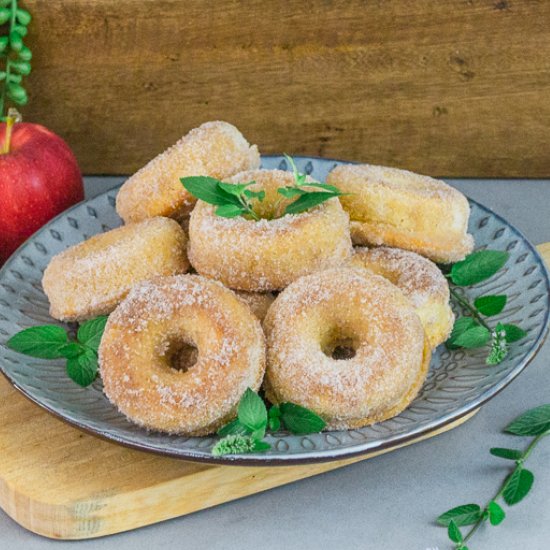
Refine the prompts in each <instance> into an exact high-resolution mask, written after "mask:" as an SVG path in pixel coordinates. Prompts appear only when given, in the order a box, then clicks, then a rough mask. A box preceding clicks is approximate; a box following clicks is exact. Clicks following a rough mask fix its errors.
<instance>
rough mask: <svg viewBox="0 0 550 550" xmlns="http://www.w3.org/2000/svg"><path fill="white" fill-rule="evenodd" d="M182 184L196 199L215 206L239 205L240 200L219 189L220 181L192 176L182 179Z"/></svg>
mask: <svg viewBox="0 0 550 550" xmlns="http://www.w3.org/2000/svg"><path fill="white" fill-rule="evenodd" d="M180 181H181V183H182V184H183V186H184V187H185V189H187V191H189V193H191V195H193V196H194V197H195V198H197V199H200V200H201V201H204V202H207V203H208V204H213V205H214V206H223V205H225V204H236V205H239V204H240V203H239V199H238V198H237V197H235V196H233V195H231V194H229V193H226V192H225V191H224V190H223V189H221V188H220V187H219V185H218V184H219V183H222V182H220V181H219V180H217V179H216V178H211V177H209V176H190V177H187V178H181V179H180Z"/></svg>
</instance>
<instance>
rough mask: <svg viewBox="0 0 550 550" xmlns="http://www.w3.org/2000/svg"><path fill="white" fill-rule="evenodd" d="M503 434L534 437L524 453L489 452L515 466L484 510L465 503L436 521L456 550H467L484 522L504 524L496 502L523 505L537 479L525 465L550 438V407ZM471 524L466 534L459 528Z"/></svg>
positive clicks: (532, 412) (520, 420) (527, 416)
mask: <svg viewBox="0 0 550 550" xmlns="http://www.w3.org/2000/svg"><path fill="white" fill-rule="evenodd" d="M504 431H505V432H507V433H509V434H513V435H517V436H526V435H528V436H533V437H534V438H533V440H532V441H531V442H530V443H529V445H528V446H527V448H526V449H525V451H519V450H517V449H507V448H502V447H495V448H492V449H491V450H490V453H491V454H492V455H493V456H496V457H499V458H504V459H506V460H511V461H514V462H515V467H514V469H513V470H512V472H511V473H510V474H509V475H508V476H507V477H506V479H505V480H504V482H503V483H502V485H501V486H500V488H499V490H498V491H497V493H496V494H495V496H494V497H493V498H492V499H491V500H489V502H488V503H487V505H486V506H485V507H483V508H482V507H481V506H479V505H478V504H462V505H460V506H455V507H454V508H451V509H450V510H447V511H446V512H445V513H443V514H441V515H440V516H439V517H438V518H437V522H438V523H439V524H440V525H442V526H444V527H447V534H448V536H449V539H450V540H451V541H452V542H453V543H455V546H454V548H455V550H468V547H467V546H466V543H467V542H468V541H469V540H470V539H471V538H472V536H473V535H474V533H475V532H476V531H477V530H478V529H479V528H480V527H481V526H482V525H483V524H484V523H487V522H489V523H490V524H491V525H493V526H496V525H499V524H500V523H502V522H503V521H504V519H505V518H506V513H505V511H504V509H503V508H502V506H501V505H500V504H499V503H498V502H497V501H498V500H499V499H501V498H502V500H503V501H504V502H505V503H506V504H507V505H508V506H513V505H514V504H517V503H518V502H521V501H522V500H523V499H524V498H525V497H526V496H527V494H528V493H529V492H530V491H531V488H532V486H533V481H534V479H535V476H534V474H533V473H532V472H531V471H530V470H528V469H527V468H525V466H524V464H525V461H526V460H527V459H528V458H529V456H530V455H531V453H532V452H533V450H534V448H535V447H536V445H537V444H538V443H539V442H540V440H541V439H542V438H543V437H546V436H547V435H550V404H548V405H542V406H540V407H536V408H534V409H531V410H529V411H527V412H525V413H524V414H522V415H521V416H519V417H518V418H516V419H515V420H514V421H513V422H512V423H510V424H509V425H508V426H507V427H506V428H505V430H504ZM470 525H471V528H470V529H469V531H468V532H467V533H466V534H463V533H462V531H461V530H460V527H463V526H470Z"/></svg>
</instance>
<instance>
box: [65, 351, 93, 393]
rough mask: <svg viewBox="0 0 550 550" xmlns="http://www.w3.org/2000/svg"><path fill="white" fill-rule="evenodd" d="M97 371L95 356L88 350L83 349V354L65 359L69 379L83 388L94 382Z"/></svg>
mask: <svg viewBox="0 0 550 550" xmlns="http://www.w3.org/2000/svg"><path fill="white" fill-rule="evenodd" d="M97 371H98V365H97V355H96V354H95V352H94V351H92V350H91V349H89V348H87V349H85V351H84V353H81V354H80V355H77V356H76V357H70V358H69V359H67V374H68V375H69V378H70V379H71V380H73V381H74V382H76V383H77V384H78V385H79V386H82V387H83V388H85V387H86V386H89V385H90V384H91V383H92V382H93V381H94V380H95V378H96V376H97Z"/></svg>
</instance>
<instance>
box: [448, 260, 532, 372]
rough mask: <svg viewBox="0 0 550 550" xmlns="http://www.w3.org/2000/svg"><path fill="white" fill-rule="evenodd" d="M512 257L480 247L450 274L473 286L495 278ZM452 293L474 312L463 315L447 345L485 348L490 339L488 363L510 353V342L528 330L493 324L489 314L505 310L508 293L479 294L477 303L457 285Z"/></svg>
mask: <svg viewBox="0 0 550 550" xmlns="http://www.w3.org/2000/svg"><path fill="white" fill-rule="evenodd" d="M508 258H509V254H508V253H507V252H502V251H499V250H479V251H477V252H473V253H472V254H470V255H469V256H467V257H466V258H465V259H464V260H462V261H460V262H457V263H455V264H453V266H452V267H451V270H450V272H449V273H448V274H447V275H446V276H447V278H448V279H449V280H450V281H451V282H452V283H453V284H454V285H455V286H460V287H465V286H470V285H474V284H477V283H480V282H482V281H485V280H486V279H489V278H491V277H492V276H493V275H495V274H496V273H497V272H498V271H500V269H502V268H503V267H504V265H505V264H506V261H507V260H508ZM450 291H451V296H452V297H453V298H454V299H455V300H456V302H457V303H458V304H460V305H461V306H462V307H463V308H464V309H466V310H467V311H468V312H469V313H470V314H471V316H469V317H459V318H458V319H457V320H456V321H455V324H454V326H453V330H452V332H451V335H450V337H449V339H448V340H447V342H446V346H447V347H448V348H449V349H456V348H467V349H471V348H481V347H483V346H486V345H487V344H489V343H490V345H491V349H490V352H489V354H488V356H487V358H486V360H485V362H486V363H487V364H488V365H496V364H498V363H500V362H501V361H502V360H503V359H504V358H505V357H506V355H507V354H508V351H509V344H511V343H512V342H516V341H517V340H521V339H522V338H524V337H525V336H526V335H527V333H526V332H525V331H524V330H523V329H522V328H520V327H518V326H517V325H514V324H507V323H497V324H496V326H495V327H494V328H491V327H490V326H489V324H488V323H487V321H486V320H485V317H492V316H494V315H498V314H499V313H501V312H502V311H503V309H504V307H505V306H506V302H507V300H508V298H507V296H506V295H504V294H499V295H486V296H479V297H477V298H476V299H475V300H474V302H473V304H472V303H471V302H470V301H469V300H468V299H467V298H466V297H465V296H464V295H463V294H461V293H460V292H458V291H457V290H456V288H454V287H453V286H451V287H450Z"/></svg>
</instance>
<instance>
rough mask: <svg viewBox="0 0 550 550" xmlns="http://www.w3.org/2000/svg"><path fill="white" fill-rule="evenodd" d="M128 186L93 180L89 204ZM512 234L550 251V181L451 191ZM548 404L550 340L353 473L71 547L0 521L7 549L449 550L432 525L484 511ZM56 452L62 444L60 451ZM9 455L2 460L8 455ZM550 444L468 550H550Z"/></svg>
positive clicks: (480, 184)
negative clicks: (512, 370)
mask: <svg viewBox="0 0 550 550" xmlns="http://www.w3.org/2000/svg"><path fill="white" fill-rule="evenodd" d="M119 181H122V178H86V191H87V195H88V196H90V197H91V196H93V195H96V194H97V193H99V192H101V191H103V190H105V189H107V188H109V187H112V186H114V185H115V184H116V183H118V182H119ZM450 183H452V184H453V185H455V186H456V187H458V188H459V189H460V190H461V191H463V192H465V193H466V194H468V195H469V196H471V197H472V198H474V199H476V200H478V201H480V202H481V203H483V204H485V205H487V206H489V207H491V208H492V209H494V210H495V211H496V212H498V213H499V214H502V215H503V216H504V217H505V218H506V219H508V220H509V221H510V222H511V223H512V224H514V225H516V226H517V227H518V228H519V229H520V230H521V231H523V233H524V234H525V235H526V236H527V238H528V239H530V240H531V241H532V242H533V243H535V244H539V243H542V242H546V241H550V181H548V180H546V181H540V180H525V181H520V180H505V181H498V182H497V181H495V180H483V181H479V180H452V181H450ZM542 403H550V339H549V340H548V341H547V342H546V344H545V345H544V347H543V348H542V350H541V351H540V353H539V354H538V356H537V357H536V358H535V360H534V361H533V362H532V364H531V365H530V366H529V367H528V368H527V370H526V371H525V372H524V373H523V374H522V375H521V376H520V377H519V378H518V379H517V380H515V381H514V382H513V383H512V384H511V385H510V386H509V387H508V388H506V389H505V390H504V391H503V392H502V393H500V394H499V395H498V396H497V397H495V398H494V399H493V400H492V401H490V402H489V403H487V404H486V405H484V406H483V408H482V409H481V411H480V412H479V413H478V414H477V415H476V416H474V417H473V419H471V420H470V421H469V422H467V423H466V424H464V425H463V426H461V427H459V428H456V429H454V430H452V431H450V432H447V433H445V434H442V435H440V436H438V437H436V438H433V439H429V440H427V441H424V442H422V443H417V444H416V445H412V446H410V447H406V448H403V449H400V450H397V451H394V452H392V453H390V454H387V455H383V456H380V457H377V458H373V459H370V460H366V461H364V462H360V463H357V464H354V465H351V466H347V467H346V468H342V469H339V470H335V471H332V472H329V473H326V474H323V475H319V476H316V477H313V478H309V479H306V480H302V481H299V482H296V483H293V484H291V485H287V486H284V487H280V488H277V489H273V490H271V491H267V492H265V493H260V494H257V495H254V496H250V497H247V498H244V499H241V500H238V501H235V502H230V503H227V504H224V505H221V506H217V507H215V508H211V509H209V510H205V511H202V512H197V513H195V514H192V515H190V516H186V517H182V518H179V519H173V520H170V521H166V522H164V523H160V524H157V525H153V526H151V527H146V528H143V529H139V530H137V531H132V532H129V533H123V534H120V535H115V536H111V537H107V538H103V539H97V540H91V541H80V542H65V543H60V542H57V541H50V540H47V539H44V538H41V537H39V536H37V535H34V534H32V533H30V532H28V531H26V530H25V529H23V528H22V527H20V526H19V525H17V524H16V523H15V522H13V521H12V520H11V519H10V518H8V517H7V516H6V515H5V514H4V513H3V512H2V511H0V549H1V550H38V549H52V548H56V547H60V548H61V547H62V548H64V549H68V548H76V547H77V546H78V547H79V548H82V549H86V548H93V549H110V548H116V549H117V550H126V549H128V550H130V549H131V550H142V549H144V550H145V549H147V550H148V549H150V548H170V549H171V548H182V549H183V548H190V549H193V550H199V549H202V548H209V549H212V550H214V549H222V548H223V549H224V550H229V549H237V548H238V549H240V550H242V549H255V550H256V549H260V548H261V549H262V550H271V549H281V548H285V549H300V550H301V549H309V548H319V547H320V546H322V547H324V548H337V549H338V550H341V549H342V550H345V549H361V550H366V549H376V550H404V549H405V548H406V549H408V550H416V549H418V550H435V549H436V548H437V549H438V550H445V549H448V548H451V546H450V544H449V542H448V539H447V536H446V533H445V529H443V528H441V527H438V526H436V524H435V523H434V519H435V518H436V517H437V516H438V515H439V514H440V513H442V512H444V511H445V510H447V509H448V508H451V507H452V506H455V505H457V504H463V503H467V502H478V503H479V504H483V503H485V502H486V500H488V499H489V498H490V497H491V496H492V494H493V493H494V492H495V490H496V489H498V486H499V484H500V483H501V482H502V480H503V479H504V477H505V475H506V474H507V472H508V471H509V470H508V467H509V463H506V461H504V460H501V459H497V458H494V457H491V456H490V455H489V448H490V447H496V446H499V447H505V446H508V445H517V444H518V443H520V444H521V443H524V441H523V440H517V439H514V438H513V437H512V436H506V435H504V434H502V432H501V429H502V428H503V427H504V426H505V425H506V424H507V423H508V422H509V421H510V420H511V419H513V418H514V417H515V416H517V415H519V414H520V413H522V412H523V411H525V410H526V409H528V408H531V407H534V406H536V405H540V404H542ZM52 444H55V442H52ZM0 452H1V449H0ZM549 464H550V438H548V440H547V441H543V442H542V443H541V444H540V446H539V447H538V448H537V449H536V450H535V452H534V453H533V455H532V456H531V457H530V458H529V468H530V469H531V470H532V471H533V472H534V474H535V483H534V486H533V490H532V493H531V494H530V495H529V496H528V497H527V498H526V499H525V500H524V501H523V502H521V503H520V504H518V505H517V506H515V507H513V508H509V509H507V510H506V511H507V518H506V520H505V521H504V522H503V523H502V524H501V525H500V526H498V527H488V526H484V527H482V528H481V529H480V530H479V532H478V533H477V534H476V536H475V537H474V538H473V539H472V542H471V544H470V549H471V550H473V549H479V550H480V549H484V550H492V549H495V550H496V549H499V550H502V549H512V548H514V549H516V548H522V549H525V550H543V549H545V548H548V547H549V545H550V543H549V542H548V541H549V540H550V500H549V499H548V496H547V495H548V493H549V491H550V467H549V466H548V465H549Z"/></svg>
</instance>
